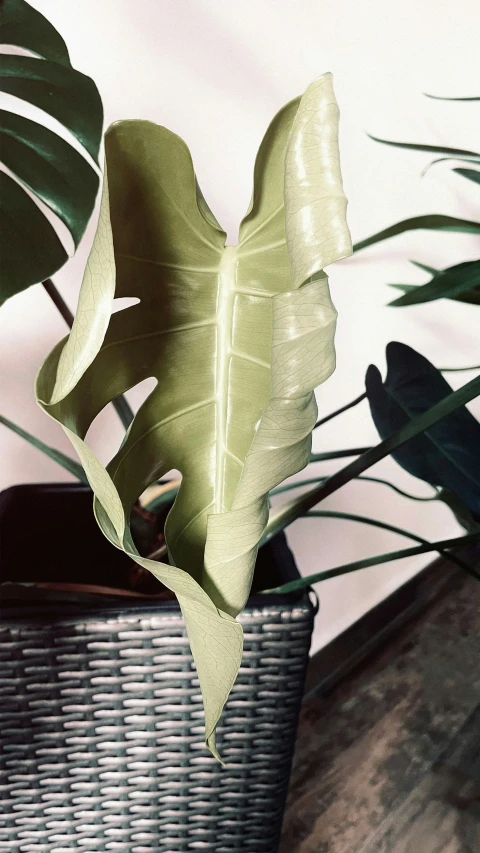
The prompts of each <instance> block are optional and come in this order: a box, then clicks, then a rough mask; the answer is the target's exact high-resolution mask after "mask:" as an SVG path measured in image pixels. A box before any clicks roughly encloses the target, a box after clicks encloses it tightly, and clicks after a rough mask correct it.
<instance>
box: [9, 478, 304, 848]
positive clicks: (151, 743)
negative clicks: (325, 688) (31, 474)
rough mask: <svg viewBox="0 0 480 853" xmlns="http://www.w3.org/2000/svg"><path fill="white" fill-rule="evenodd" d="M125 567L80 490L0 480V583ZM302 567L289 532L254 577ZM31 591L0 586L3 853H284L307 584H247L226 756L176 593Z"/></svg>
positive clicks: (224, 727) (95, 576)
mask: <svg viewBox="0 0 480 853" xmlns="http://www.w3.org/2000/svg"><path fill="white" fill-rule="evenodd" d="M67 554H68V557H67V556H66V555H67ZM127 565H128V566H130V562H129V561H128V559H127V558H126V557H125V556H124V555H122V554H121V553H120V552H117V551H116V550H115V549H114V548H113V547H111V546H110V545H109V543H108V542H107V541H106V540H105V539H104V538H103V536H102V534H101V533H100V532H99V530H98V528H97V526H96V523H95V521H94V519H93V515H92V497H91V493H90V492H89V490H88V489H87V488H85V487H83V486H76V485H38V486H17V487H14V488H12V489H9V490H7V491H6V492H3V494H1V495H0V568H1V573H2V581H10V582H13V583H15V582H17V583H18V582H34V581H36V580H37V581H38V580H56V581H76V582H79V581H83V582H85V583H92V582H93V583H97V584H98V583H102V584H106V585H110V586H119V585H120V584H119V583H118V581H119V578H120V579H121V578H122V577H123V576H124V573H125V571H126V570H127ZM296 576H298V572H297V569H296V566H295V562H294V559H293V556H292V554H291V552H290V550H289V548H288V546H287V543H286V540H285V538H284V537H283V536H280V537H277V538H276V539H275V540H274V541H272V542H271V543H269V544H268V545H267V546H265V547H264V548H262V549H261V552H260V554H259V558H258V562H257V570H256V578H255V585H256V589H262V588H263V589H264V588H268V587H272V586H275V585H277V584H279V583H281V582H286V581H287V580H291V579H292V578H293V577H296ZM22 589H23V590H24V593H22V594H24V595H25V596H28V598H27V599H24V600H19V598H18V595H17V593H15V596H16V597H12V587H11V586H9V585H7V586H6V587H4V591H5V592H6V593H7V597H6V599H7V600H5V601H4V602H3V605H2V620H1V629H0V667H1V675H0V694H1V705H0V738H1V740H2V757H1V767H0V773H1V780H0V813H1V816H0V850H8V851H9V853H10V851H11V853H14V851H15V853H17V852H18V853H66V851H70V850H82V851H83V853H96V851H98V852H99V853H106V851H117V850H118V851H120V850H121V851H122V853H187V851H188V853H190V851H208V853H249V851H250V853H277V850H278V845H279V840H280V833H281V824H282V816H283V810H284V803H285V797H286V793H287V788H288V782H289V775H290V768H291V761H292V756H293V749H294V742H295V736H296V729H297V723H298V713H299V708H300V703H301V697H302V693H303V687H304V679H305V671H306V665H307V661H308V652H309V647H310V638H311V632H312V626H313V618H314V607H313V605H312V604H311V602H310V600H309V598H308V595H306V594H296V595H291V596H271V595H270V596H267V595H255V594H254V595H253V596H252V597H251V599H250V601H249V603H248V605H247V608H246V610H245V612H244V613H243V614H242V616H241V617H240V620H241V622H242V624H243V627H244V632H245V653H244V660H243V665H242V668H241V671H240V675H239V678H238V681H237V684H236V685H235V687H234V690H233V692H232V695H231V697H230V700H229V702H228V705H227V708H226V710H225V713H224V715H223V718H222V721H221V726H220V730H219V736H218V741H219V748H220V752H221V754H222V756H223V758H224V761H225V763H226V766H225V767H221V766H220V765H219V764H218V763H217V762H216V761H215V760H214V759H213V758H212V757H211V756H210V754H209V753H208V752H207V751H206V750H205V748H204V746H203V726H202V722H203V711H202V704H201V696H200V691H199V686H198V680H197V677H196V672H195V668H194V665H193V661H192V657H191V654H190V650H189V647H188V643H187V640H186V635H185V630H184V625H183V621H182V617H181V613H180V610H179V608H178V606H177V605H176V603H175V602H163V601H160V602H158V601H152V600H148V599H147V600H145V599H133V600H132V599H127V600H126V601H123V600H119V599H101V600H98V599H97V598H94V597H93V596H91V597H88V596H86V597H85V600H84V601H82V602H79V601H75V600H72V599H71V598H70V599H69V597H68V595H64V594H61V593H58V594H57V596H56V597H57V600H56V601H52V600H45V597H44V596H43V594H42V591H41V590H36V589H35V588H33V587H28V586H27V587H23V588H22ZM50 599H51V594H50Z"/></svg>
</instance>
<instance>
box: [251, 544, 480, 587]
mask: <svg viewBox="0 0 480 853" xmlns="http://www.w3.org/2000/svg"><path fill="white" fill-rule="evenodd" d="M477 542H480V532H479V533H469V534H468V535H467V536H457V537H456V538H455V539H441V540H440V541H438V542H431V543H429V544H428V545H417V546H416V547H414V548H403V549H402V550H401V551H389V552H387V553H386V554H379V555H378V556H377V557H367V558H366V559H364V560H356V561H355V562H354V563H345V564H344V565H343V566H337V567H336V568H334V569H327V570H326V571H325V572H317V573H316V574H314V575H308V576H307V577H303V578H299V579H298V580H296V581H291V582H290V583H286V584H284V585H283V586H277V587H275V589H268V590H265V592H274V593H277V594H282V595H283V594H285V593H287V592H296V590H298V589H305V588H306V587H309V586H311V585H312V584H313V583H319V582H320V581H326V580H328V579H329V578H338V577H339V576H340V575H347V574H349V573H350V572H357V571H358V570H359V569H368V568H370V566H379V565H382V564H383V563H391V562H392V561H393V560H403V558H404V557H415V556H416V555H417V554H428V553H429V552H430V551H438V550H439V549H442V550H445V549H447V548H459V547H462V546H465V545H476V544H477Z"/></svg>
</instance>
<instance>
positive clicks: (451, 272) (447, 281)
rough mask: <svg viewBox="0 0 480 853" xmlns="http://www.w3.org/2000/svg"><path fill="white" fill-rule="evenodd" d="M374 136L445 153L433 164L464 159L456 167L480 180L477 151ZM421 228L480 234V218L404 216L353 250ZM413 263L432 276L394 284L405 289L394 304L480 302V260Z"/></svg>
mask: <svg viewBox="0 0 480 853" xmlns="http://www.w3.org/2000/svg"><path fill="white" fill-rule="evenodd" d="M429 97H432V96H429ZM438 100H447V101H480V98H440V99H438ZM371 139H374V140H375V141H376V142H381V143H382V144H384V145H393V146H395V147H397V148H406V149H409V150H413V151H429V152H431V153H433V154H441V155H443V156H441V157H439V158H437V159H436V160H434V161H433V162H432V163H431V164H430V166H433V165H434V164H435V163H442V162H445V161H451V160H456V161H457V162H458V161H461V162H462V166H456V167H455V168H454V169H453V171H454V172H455V173H456V174H458V175H461V176H462V177H464V178H466V179H467V180H469V181H473V182H474V183H476V184H479V183H480V154H478V153H477V152H475V151H467V150H463V149H461V148H449V147H445V146H437V145H417V144H416V143H411V142H393V141H390V140H386V139H378V138H377V137H375V136H371ZM430 166H428V167H427V169H428V168H430ZM427 169H425V170H424V172H423V174H425V172H426V171H427ZM417 229H425V230H430V231H443V232H446V231H456V232H460V233H464V234H478V235H480V222H476V221H470V220H468V219H457V218H456V217H454V216H445V215H442V214H427V215H425V216H415V217H413V218H411V219H404V220H403V221H401V222H397V223H396V224H395V225H391V226H390V227H389V228H385V229H384V230H382V231H379V232H378V233H377V234H374V235H373V236H372V237H368V238H367V239H365V240H361V241H360V242H359V243H356V244H355V245H354V247H353V250H354V252H359V251H360V250H361V249H365V248H367V246H373V245H374V244H375V243H381V242H382V241H383V240H388V239H389V238H390V237H395V236H397V235H398V234H403V233H405V232H406V231H413V230H417ZM413 263H414V264H415V265H416V266H418V267H420V269H423V270H425V272H427V273H429V274H430V275H431V276H432V278H431V279H430V281H429V282H427V284H424V285H420V286H418V285H414V284H394V285H392V287H395V288H397V289H398V290H401V291H402V293H403V295H402V296H400V297H398V299H395V300H394V301H393V302H391V303H390V305H394V306H403V305H418V304H420V303H423V302H431V301H433V300H435V299H455V300H457V301H459V302H467V303H470V304H473V305H479V304H480V260H474V261H463V262H461V263H459V264H455V265H454V266H452V267H448V268H447V269H444V270H437V269H434V268H433V267H430V266H427V265H426V264H423V263H420V262H418V261H413Z"/></svg>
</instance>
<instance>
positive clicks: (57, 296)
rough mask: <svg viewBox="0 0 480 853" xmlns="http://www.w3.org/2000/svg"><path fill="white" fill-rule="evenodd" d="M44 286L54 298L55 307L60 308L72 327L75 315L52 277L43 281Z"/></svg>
mask: <svg viewBox="0 0 480 853" xmlns="http://www.w3.org/2000/svg"><path fill="white" fill-rule="evenodd" d="M42 284H43V287H44V288H45V290H46V291H47V293H48V295H49V297H50V299H51V300H52V302H53V304H54V305H55V307H56V308H57V309H58V311H59V313H60V314H61V315H62V317H63V319H64V320H65V322H66V324H67V326H69V327H70V328H72V326H73V320H74V316H73V314H72V312H71V311H70V308H69V307H68V305H67V303H66V302H65V300H64V298H63V296H62V294H61V293H60V292H59V291H58V290H57V288H56V287H55V285H54V283H53V281H52V279H51V278H47V279H46V280H45V281H43V282H42Z"/></svg>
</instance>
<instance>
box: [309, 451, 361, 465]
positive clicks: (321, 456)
mask: <svg viewBox="0 0 480 853" xmlns="http://www.w3.org/2000/svg"><path fill="white" fill-rule="evenodd" d="M367 450H372V448H371V447H350V448H349V449H348V450H329V451H327V452H326V453H312V455H311V456H310V462H327V461H328V460H329V459H343V458H344V457H346V456H361V455H362V453H366V452H367Z"/></svg>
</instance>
